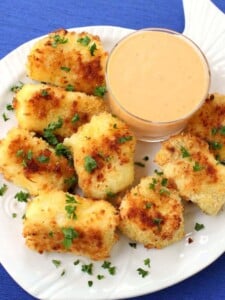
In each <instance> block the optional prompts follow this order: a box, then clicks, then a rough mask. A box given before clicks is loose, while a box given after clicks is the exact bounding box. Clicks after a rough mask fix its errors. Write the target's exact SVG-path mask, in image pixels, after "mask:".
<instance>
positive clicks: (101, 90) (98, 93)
mask: <svg viewBox="0 0 225 300" xmlns="http://www.w3.org/2000/svg"><path fill="white" fill-rule="evenodd" d="M106 92H107V89H106V86H97V87H96V88H95V90H94V95H95V96H98V97H103V96H104V95H105V93H106Z"/></svg>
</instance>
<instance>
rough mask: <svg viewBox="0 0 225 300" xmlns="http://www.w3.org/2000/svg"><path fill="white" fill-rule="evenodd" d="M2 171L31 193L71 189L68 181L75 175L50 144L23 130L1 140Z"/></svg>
mask: <svg viewBox="0 0 225 300" xmlns="http://www.w3.org/2000/svg"><path fill="white" fill-rule="evenodd" d="M0 151H1V157H0V172H1V173H3V175H4V177H5V178H6V179H8V180H10V181H12V182H14V183H15V184H17V185H19V186H21V187H23V188H25V189H27V190H28V191H29V192H30V193H31V194H37V193H38V192H39V191H40V190H51V189H53V188H58V189H63V190H67V189H68V184H66V183H65V180H66V179H69V178H71V177H73V176H74V175H75V172H74V168H73V167H71V166H70V164H69V162H68V160H67V159H66V158H65V157H63V156H57V155H56V154H55V153H54V150H53V149H52V148H51V147H49V145H48V144H47V143H46V142H45V141H43V140H42V139H39V138H37V137H35V136H34V134H33V133H30V132H28V131H26V130H23V129H18V128H13V129H11V130H10V131H9V132H8V134H7V136H6V138H5V139H3V140H1V141H0Z"/></svg>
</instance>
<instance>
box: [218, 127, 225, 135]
mask: <svg viewBox="0 0 225 300" xmlns="http://www.w3.org/2000/svg"><path fill="white" fill-rule="evenodd" d="M219 133H220V134H221V135H225V126H222V127H220V129H219Z"/></svg>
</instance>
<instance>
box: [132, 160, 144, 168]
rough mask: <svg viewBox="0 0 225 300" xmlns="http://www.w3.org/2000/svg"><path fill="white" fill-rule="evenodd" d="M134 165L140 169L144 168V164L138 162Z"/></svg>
mask: <svg viewBox="0 0 225 300" xmlns="http://www.w3.org/2000/svg"><path fill="white" fill-rule="evenodd" d="M134 164H135V165H136V166H138V167H141V168H144V167H145V164H143V163H142V162H140V161H135V162H134Z"/></svg>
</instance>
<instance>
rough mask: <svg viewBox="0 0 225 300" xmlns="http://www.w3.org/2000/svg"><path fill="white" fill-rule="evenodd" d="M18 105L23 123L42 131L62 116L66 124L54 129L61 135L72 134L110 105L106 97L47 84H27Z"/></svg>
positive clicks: (30, 128)
mask: <svg viewBox="0 0 225 300" xmlns="http://www.w3.org/2000/svg"><path fill="white" fill-rule="evenodd" d="M14 108H15V111H16V117H17V119H18V122H19V126H20V127H21V128H24V129H27V130H29V131H35V132H38V133H39V134H43V130H44V129H45V128H47V127H48V125H49V124H50V123H52V122H56V121H57V120H58V118H61V119H62V127H61V128H59V129H56V130H55V131H54V133H55V134H57V135H59V136H61V137H68V136H70V135H72V134H73V133H74V132H76V131H77V129H78V127H79V126H81V125H82V124H84V123H87V122H89V121H90V119H91V117H92V116H93V115H95V114H98V113H100V112H103V111H106V109H107V107H106V104H105V101H104V100H103V99H102V98H99V97H95V96H91V95H86V94H85V93H80V92H67V91H65V89H63V88H59V87H54V86H50V85H45V84H35V85H34V84H25V85H24V86H23V87H22V89H21V90H20V91H19V92H17V94H16V95H15V98H14ZM75 116H77V119H75V120H74V117H75Z"/></svg>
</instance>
